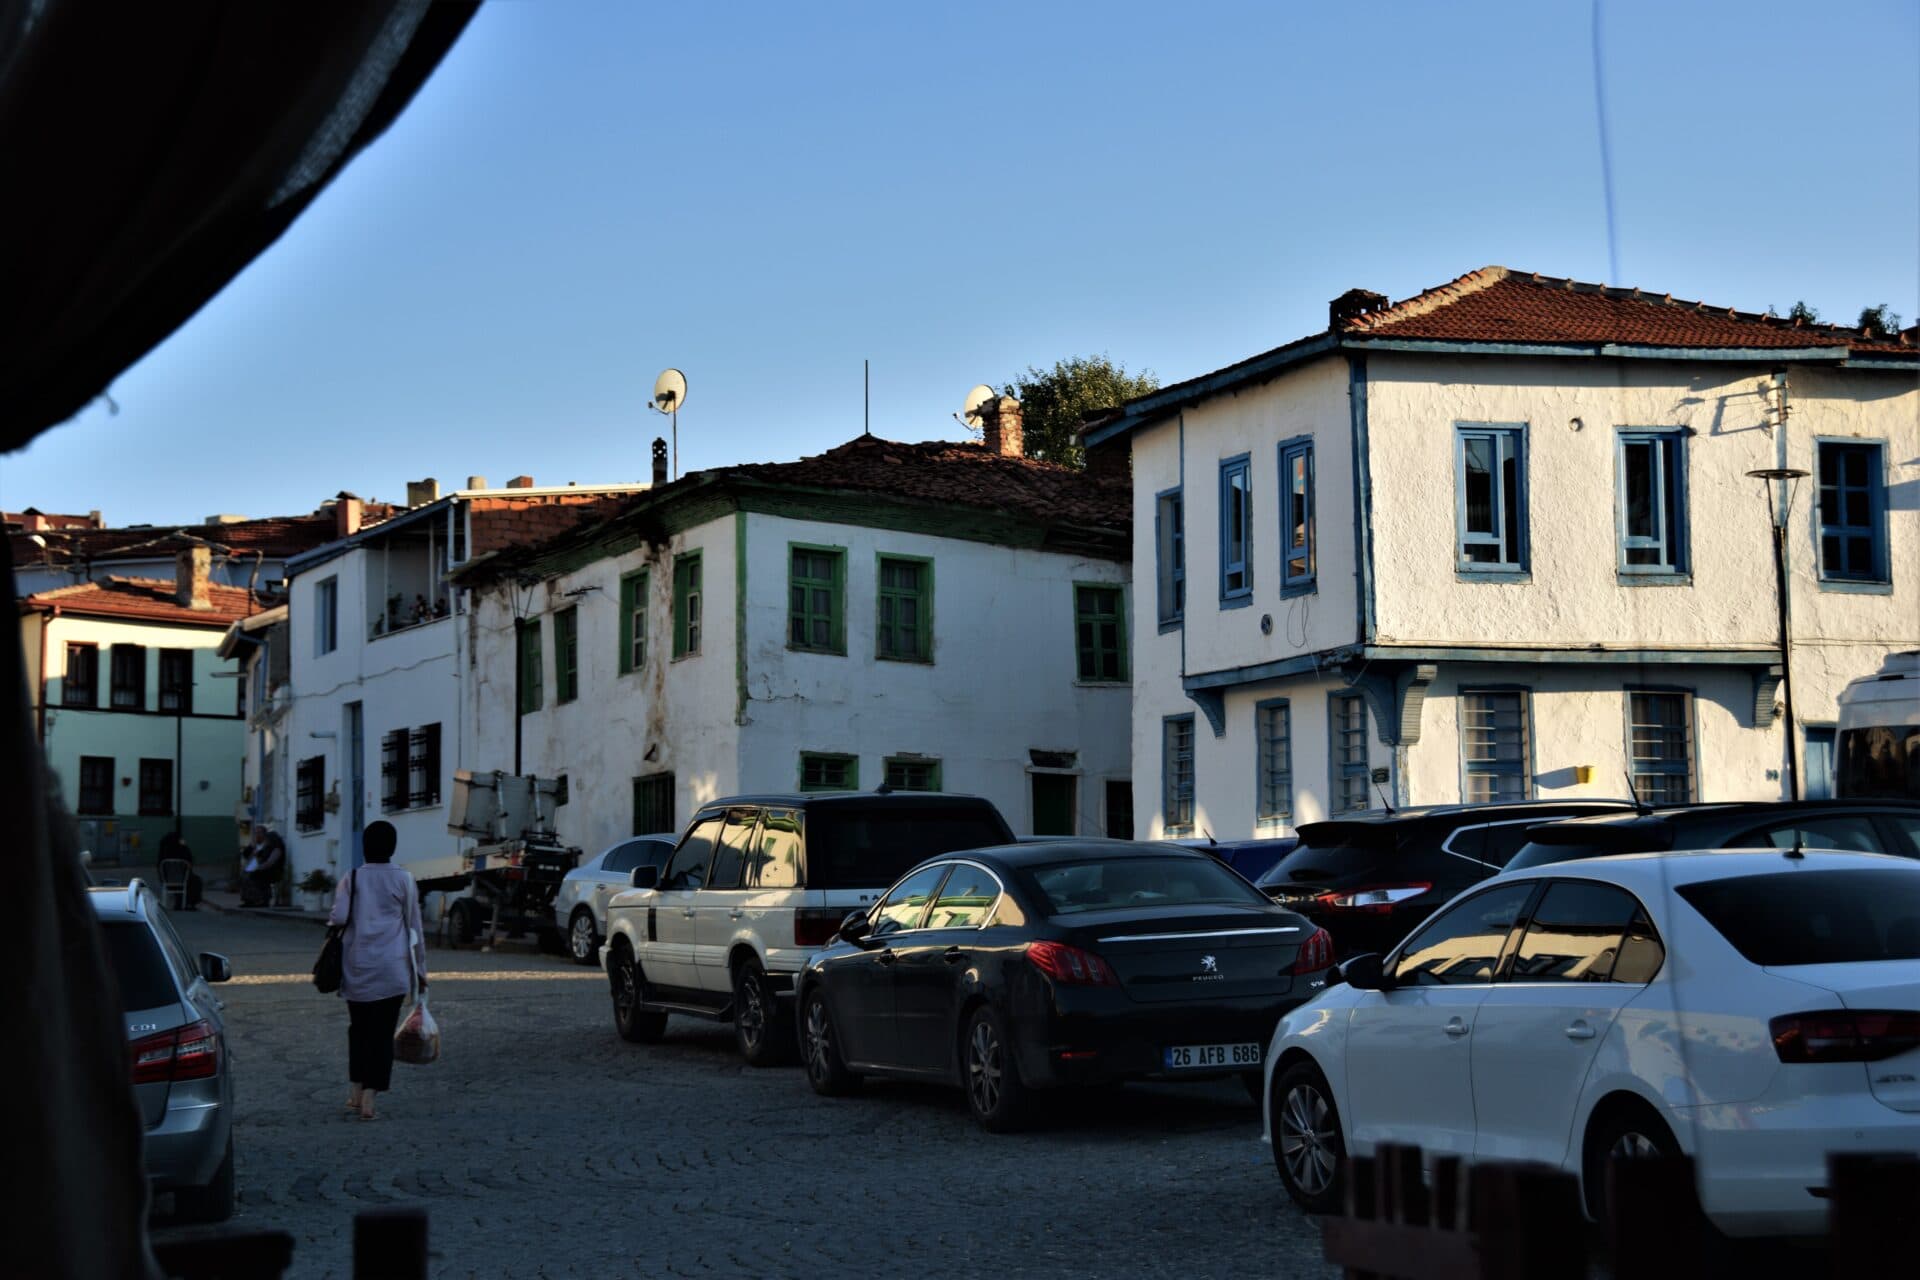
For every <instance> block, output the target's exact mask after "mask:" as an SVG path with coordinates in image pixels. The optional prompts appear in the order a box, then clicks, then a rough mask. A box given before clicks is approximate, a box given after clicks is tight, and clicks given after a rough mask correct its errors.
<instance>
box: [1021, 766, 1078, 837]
mask: <svg viewBox="0 0 1920 1280" xmlns="http://www.w3.org/2000/svg"><path fill="white" fill-rule="evenodd" d="M1032 776H1033V834H1035V835H1037V836H1070V835H1073V834H1074V832H1075V829H1076V826H1077V824H1076V823H1075V821H1074V818H1075V816H1076V810H1077V809H1078V807H1079V806H1078V805H1076V804H1075V803H1074V797H1075V787H1076V784H1077V783H1078V782H1079V779H1077V778H1075V777H1073V776H1072V775H1071V774H1065V773H1036V774H1034V775H1032Z"/></svg>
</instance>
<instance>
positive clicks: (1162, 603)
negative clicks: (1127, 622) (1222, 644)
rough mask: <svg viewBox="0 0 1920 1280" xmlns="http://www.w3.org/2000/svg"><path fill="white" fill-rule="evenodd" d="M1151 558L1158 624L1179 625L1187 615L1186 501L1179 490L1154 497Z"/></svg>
mask: <svg viewBox="0 0 1920 1280" xmlns="http://www.w3.org/2000/svg"><path fill="white" fill-rule="evenodd" d="M1153 558H1154V572H1155V577H1156V580H1157V582H1158V584H1159V611H1160V625H1161V626H1162V627H1175V626H1178V625H1180V620H1181V619H1182V618H1184V617H1186V614H1187V504H1186V499H1185V497H1184V496H1183V495H1182V494H1181V492H1180V490H1178V489H1166V490H1163V491H1161V492H1160V493H1157V494H1155V495H1154V497H1153Z"/></svg>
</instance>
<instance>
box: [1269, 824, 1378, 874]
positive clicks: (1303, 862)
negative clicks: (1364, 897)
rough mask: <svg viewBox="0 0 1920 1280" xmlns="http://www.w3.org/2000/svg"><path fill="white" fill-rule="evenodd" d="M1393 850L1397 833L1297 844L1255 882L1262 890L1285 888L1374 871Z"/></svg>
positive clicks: (1371, 834)
mask: <svg viewBox="0 0 1920 1280" xmlns="http://www.w3.org/2000/svg"><path fill="white" fill-rule="evenodd" d="M1392 852H1393V835H1392V834H1391V833H1390V832H1387V831H1384V830H1382V831H1380V832H1379V833H1377V834H1374V833H1368V835H1365V836H1361V837H1359V838H1358V839H1350V840H1342V841H1338V842H1336V843H1333V844H1302V845H1296V846H1295V847H1294V849H1293V850H1292V852H1290V853H1288V854H1287V856H1286V857H1284V858H1282V859H1280V861H1278V862H1276V863H1274V864H1273V865H1272V866H1271V867H1268V868H1267V869H1266V871H1264V872H1262V873H1261V875H1260V878H1259V879H1258V880H1257V881H1255V883H1256V884H1258V885H1259V886H1260V887H1261V888H1262V889H1284V888H1286V887H1287V886H1288V885H1290V884H1319V883H1321V882H1323V881H1327V880H1336V879H1339V878H1340V877H1342V876H1353V875H1361V874H1364V873H1365V872H1368V871H1371V870H1372V869H1373V868H1374V866H1375V865H1377V864H1378V863H1379V861H1380V859H1381V858H1382V857H1383V856H1385V855H1387V854H1390V853H1392Z"/></svg>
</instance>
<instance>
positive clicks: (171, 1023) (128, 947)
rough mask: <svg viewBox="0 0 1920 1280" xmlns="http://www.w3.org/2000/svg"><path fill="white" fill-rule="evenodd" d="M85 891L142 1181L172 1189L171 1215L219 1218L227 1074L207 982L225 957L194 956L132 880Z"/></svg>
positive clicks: (228, 1131) (226, 1169)
mask: <svg viewBox="0 0 1920 1280" xmlns="http://www.w3.org/2000/svg"><path fill="white" fill-rule="evenodd" d="M87 896H88V898H89V899H91V900H92V902H93V912H94V916H95V918H96V919H98V920H99V921H100V937H101V945H102V947H103V948H104V949H105V951H106V953H107V963H108V964H109V965H110V966H112V968H113V972H114V974H115V976H116V977H117V978H118V979H119V984H120V1000H121V1007H122V1009H123V1010H124V1012H125V1016H126V1027H127V1042H128V1047H129V1053H128V1058H129V1060H130V1062H131V1066H132V1070H133V1093H134V1098H135V1100H136V1101H137V1102H138V1103H139V1105H140V1113H141V1116H142V1117H143V1118H144V1120H145V1121H146V1126H147V1129H146V1145H145V1161H146V1168H147V1181H148V1184H149V1185H150V1186H152V1188H153V1189H154V1190H155V1191H159V1192H167V1191H170V1192H172V1193H173V1209H174V1217H175V1218H176V1219H179V1220H182V1221H189V1222H223V1221H225V1220H226V1219H227V1218H228V1217H230V1216H231V1215H232V1213H233V1077H232V1075H231V1073H230V1072H229V1071H228V1069H227V1068H228V1062H227V1037H226V1025H225V1023H224V1022H223V1021H222V1019H221V1016H220V1011H221V1009H222V1007H223V1006H222V1005H221V1003H220V1001H218V1000H216V999H215V998H214V995H213V988H212V986H211V985H210V984H212V983H215V982H225V981H226V980H227V979H228V978H229V977H231V976H232V972H233V969H232V966H231V965H229V964H228V963H227V958H226V957H225V956H219V955H214V954H213V953H212V952H202V953H201V954H200V955H199V956H198V957H195V956H193V954H192V953H191V952H190V951H188V950H187V944H186V943H184V942H182V941H181V940H180V935H179V934H178V933H176V932H175V931H174V927H173V922H172V921H171V920H169V919H167V913H166V911H165V909H164V908H162V907H161V905H160V900H159V899H158V898H157V897H155V896H154V893H153V891H152V890H151V889H149V888H147V886H146V885H145V884H143V883H142V882H141V881H139V880H135V881H133V882H132V883H131V884H128V885H126V886H125V887H118V886H116V887H112V888H94V889H89V890H88V891H87Z"/></svg>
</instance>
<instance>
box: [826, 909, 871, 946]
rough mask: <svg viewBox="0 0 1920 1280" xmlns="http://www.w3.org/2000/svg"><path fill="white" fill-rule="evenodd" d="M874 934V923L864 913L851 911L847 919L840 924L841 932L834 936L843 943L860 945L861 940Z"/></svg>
mask: <svg viewBox="0 0 1920 1280" xmlns="http://www.w3.org/2000/svg"><path fill="white" fill-rule="evenodd" d="M872 932H873V923H872V922H871V921H869V920H868V919H867V913H866V912H864V911H849V912H847V918H846V919H844V920H842V921H841V922H840V928H839V930H838V931H837V932H836V933H835V934H834V936H835V937H837V938H839V939H840V940H841V941H842V942H851V943H853V944H854V945H855V946H858V945H860V941H861V939H863V938H865V937H866V936H867V935H868V934H870V933H872Z"/></svg>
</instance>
